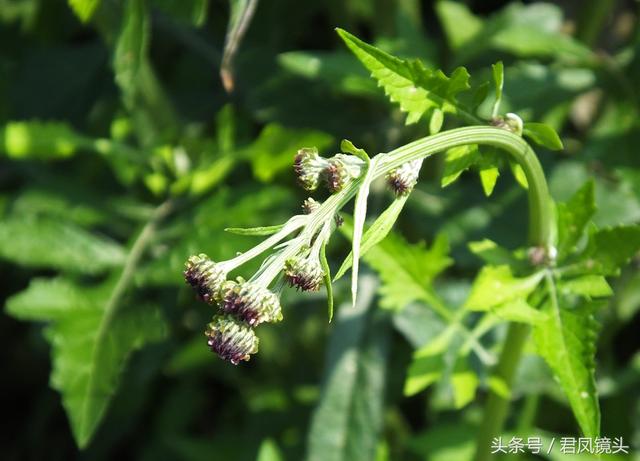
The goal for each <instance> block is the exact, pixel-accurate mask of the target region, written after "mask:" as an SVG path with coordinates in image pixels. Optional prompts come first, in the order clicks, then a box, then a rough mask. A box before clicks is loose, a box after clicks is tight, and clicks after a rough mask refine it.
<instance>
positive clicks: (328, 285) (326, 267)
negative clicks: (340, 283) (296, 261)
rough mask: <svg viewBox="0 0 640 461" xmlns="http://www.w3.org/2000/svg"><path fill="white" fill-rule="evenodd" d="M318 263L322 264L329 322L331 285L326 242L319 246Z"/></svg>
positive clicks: (331, 314)
mask: <svg viewBox="0 0 640 461" xmlns="http://www.w3.org/2000/svg"><path fill="white" fill-rule="evenodd" d="M320 265H321V266H322V272H323V273H324V274H323V277H324V287H325V289H326V290H327V307H328V313H329V323H331V320H332V319H333V286H332V284H331V268H330V267H329V261H327V244H326V243H323V244H322V246H321V247H320Z"/></svg>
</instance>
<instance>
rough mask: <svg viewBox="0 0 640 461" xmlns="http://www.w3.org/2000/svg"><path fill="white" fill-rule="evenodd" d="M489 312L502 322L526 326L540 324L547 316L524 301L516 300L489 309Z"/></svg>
mask: <svg viewBox="0 0 640 461" xmlns="http://www.w3.org/2000/svg"><path fill="white" fill-rule="evenodd" d="M491 312H492V313H493V314H494V315H496V316H497V317H499V318H500V319H502V320H507V321H510V322H520V323H528V324H531V325H533V324H536V323H540V322H542V321H543V320H545V319H546V318H547V316H546V315H545V314H544V313H542V312H541V311H539V310H538V309H535V308H533V307H531V306H530V305H529V303H527V302H526V301H525V300H524V299H522V298H517V299H513V300H510V301H507V302H505V303H504V304H500V305H499V306H495V307H493V308H491Z"/></svg>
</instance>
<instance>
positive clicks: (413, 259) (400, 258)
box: [363, 233, 453, 309]
mask: <svg viewBox="0 0 640 461" xmlns="http://www.w3.org/2000/svg"><path fill="white" fill-rule="evenodd" d="M363 259H364V260H365V261H366V262H367V264H369V265H370V266H371V267H373V268H374V269H375V270H376V271H377V272H378V274H379V275H380V278H381V279H382V285H381V287H380V295H381V299H380V306H381V307H383V308H386V309H402V308H404V307H405V306H406V305H407V304H409V303H410V302H411V301H415V300H422V301H425V302H427V303H429V302H431V301H433V296H434V294H433V293H432V292H431V286H430V285H431V282H432V281H433V279H434V278H435V277H436V276H437V275H438V274H440V273H441V272H442V271H444V270H445V269H446V268H447V267H449V266H450V265H451V264H452V262H453V261H452V260H451V258H449V242H448V240H447V237H446V235H445V234H439V235H438V236H437V237H436V239H435V240H434V242H433V244H432V245H431V248H429V249H427V248H425V245H424V244H423V243H420V244H413V245H411V244H408V243H407V242H406V241H405V240H404V239H403V238H402V237H400V236H398V235H397V234H394V233H390V234H389V235H388V236H387V237H386V238H385V239H384V240H383V241H382V242H380V244H378V245H377V246H376V247H374V248H372V249H371V250H370V251H369V252H368V253H367V255H366V256H364V258H363Z"/></svg>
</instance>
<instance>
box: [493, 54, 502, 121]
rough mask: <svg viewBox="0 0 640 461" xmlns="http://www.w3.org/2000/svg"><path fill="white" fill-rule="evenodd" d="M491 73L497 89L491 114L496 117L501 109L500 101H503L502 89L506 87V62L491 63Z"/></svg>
mask: <svg viewBox="0 0 640 461" xmlns="http://www.w3.org/2000/svg"><path fill="white" fill-rule="evenodd" d="M491 73H492V74H493V83H494V85H495V90H496V100H495V102H494V103H493V110H492V111H491V116H492V117H496V116H497V115H498V113H499V110H500V102H502V89H503V88H504V64H502V61H498V62H497V63H495V64H491Z"/></svg>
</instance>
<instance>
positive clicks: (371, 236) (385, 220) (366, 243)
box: [333, 195, 409, 282]
mask: <svg viewBox="0 0 640 461" xmlns="http://www.w3.org/2000/svg"><path fill="white" fill-rule="evenodd" d="M408 198H409V196H408V195H404V196H402V197H398V198H396V199H395V200H394V201H393V202H392V203H391V205H389V207H388V208H387V209H386V210H384V211H383V212H382V214H380V216H378V217H377V218H376V220H375V221H374V222H373V224H371V226H370V227H369V228H368V229H367V230H366V232H365V233H364V235H363V237H362V242H361V243H360V257H362V256H364V255H365V254H367V252H368V251H369V250H370V249H371V248H373V247H374V246H376V245H377V244H378V243H380V242H381V241H382V240H383V239H384V238H385V237H386V236H387V234H388V233H389V232H390V231H391V228H392V227H393V225H394V224H395V222H396V220H397V219H398V216H399V215H400V212H401V211H402V208H403V207H404V204H405V203H406V201H407V199H408ZM352 261H353V253H351V252H350V253H349V254H348V255H347V257H346V258H345V259H344V261H343V262H342V265H341V266H340V269H338V272H337V273H336V275H335V277H334V278H333V280H334V282H335V281H336V280H338V279H339V278H340V277H342V276H343V275H344V274H345V273H346V272H347V270H349V268H350V267H351V263H352Z"/></svg>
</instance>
